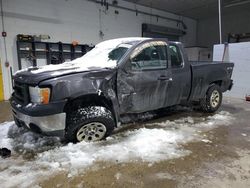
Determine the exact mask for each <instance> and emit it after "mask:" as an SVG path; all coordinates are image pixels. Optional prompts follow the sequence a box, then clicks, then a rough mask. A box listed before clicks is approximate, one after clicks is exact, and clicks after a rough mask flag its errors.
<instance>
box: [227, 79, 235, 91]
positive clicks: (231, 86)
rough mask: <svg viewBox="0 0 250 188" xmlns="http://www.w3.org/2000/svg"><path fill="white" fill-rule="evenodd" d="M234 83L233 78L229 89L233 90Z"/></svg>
mask: <svg viewBox="0 0 250 188" xmlns="http://www.w3.org/2000/svg"><path fill="white" fill-rule="evenodd" d="M233 85H234V83H233V80H231V82H230V85H229V87H228V90H231V89H232V88H233Z"/></svg>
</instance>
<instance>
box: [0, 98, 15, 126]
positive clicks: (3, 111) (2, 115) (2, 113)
mask: <svg viewBox="0 0 250 188" xmlns="http://www.w3.org/2000/svg"><path fill="white" fill-rule="evenodd" d="M12 119H13V117H12V114H11V109H10V103H9V102H8V101H3V102H0V123H3V122H5V121H11V120H12Z"/></svg>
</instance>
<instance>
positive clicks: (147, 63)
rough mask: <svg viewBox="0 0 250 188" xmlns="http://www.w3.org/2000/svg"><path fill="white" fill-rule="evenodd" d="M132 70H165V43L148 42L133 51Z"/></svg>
mask: <svg viewBox="0 0 250 188" xmlns="http://www.w3.org/2000/svg"><path fill="white" fill-rule="evenodd" d="M131 65H132V70H137V71H138V70H154V69H166V68H167V54H166V43H165V42H149V43H145V44H143V45H142V46H140V47H138V48H137V49H135V51H134V53H133V54H132V55H131Z"/></svg>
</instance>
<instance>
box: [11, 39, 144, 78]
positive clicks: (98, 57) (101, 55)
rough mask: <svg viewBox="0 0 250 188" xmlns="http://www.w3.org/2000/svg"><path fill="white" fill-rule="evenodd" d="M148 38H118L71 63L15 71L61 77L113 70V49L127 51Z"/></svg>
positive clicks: (96, 47) (114, 65)
mask: <svg viewBox="0 0 250 188" xmlns="http://www.w3.org/2000/svg"><path fill="white" fill-rule="evenodd" d="M147 39H149V38H142V37H129V38H118V39H111V40H107V41H104V42H101V43H99V44H97V45H96V46H95V48H93V49H92V50H91V51H89V52H87V53H86V54H85V55H84V56H82V57H80V58H77V59H75V60H73V61H69V62H65V63H62V64H59V65H46V66H41V67H37V68H34V67H29V68H26V69H22V70H20V71H17V72H16V73H15V74H17V73H21V72H25V71H30V72H31V73H33V74H38V73H44V72H51V75H52V76H56V75H61V74H62V73H64V74H67V73H71V72H74V71H75V72H78V71H88V70H91V69H95V68H114V67H116V66H117V61H118V60H116V59H115V60H112V59H110V57H109V54H110V52H111V51H113V50H114V49H117V48H118V47H122V48H124V49H127V50H128V49H129V48H130V47H132V45H133V44H132V42H140V41H143V40H147Z"/></svg>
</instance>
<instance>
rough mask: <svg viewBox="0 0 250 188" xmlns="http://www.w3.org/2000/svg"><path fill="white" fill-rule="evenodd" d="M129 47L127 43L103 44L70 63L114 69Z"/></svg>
mask: <svg viewBox="0 0 250 188" xmlns="http://www.w3.org/2000/svg"><path fill="white" fill-rule="evenodd" d="M131 47H132V44H128V43H116V44H115V43H114V44H112V43H107V42H103V43H100V44H98V45H97V46H96V47H95V48H93V49H92V50H91V51H89V52H88V53H86V54H85V55H84V56H82V57H80V58H78V59H76V60H73V61H72V62H71V63H74V64H75V65H81V66H82V65H83V64H84V65H86V66H88V67H115V66H117V64H118V63H119V60H120V59H121V58H122V57H123V55H124V54H125V53H126V52H127V51H128V49H129V48H131Z"/></svg>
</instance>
